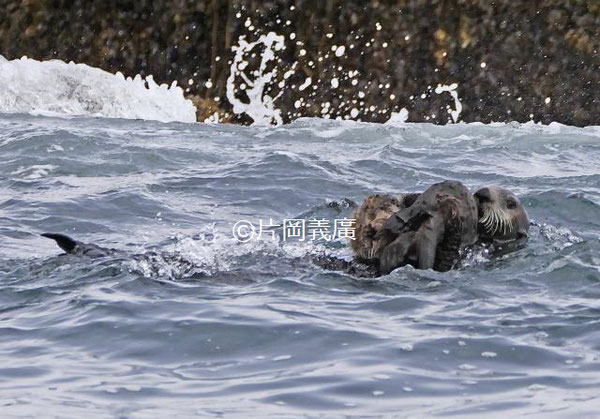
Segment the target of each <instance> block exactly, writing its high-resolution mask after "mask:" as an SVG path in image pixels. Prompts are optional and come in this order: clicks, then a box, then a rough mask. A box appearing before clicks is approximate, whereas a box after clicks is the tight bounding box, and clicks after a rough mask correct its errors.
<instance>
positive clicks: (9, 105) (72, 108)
mask: <svg viewBox="0 0 600 419" xmlns="http://www.w3.org/2000/svg"><path fill="white" fill-rule="evenodd" d="M0 112H3V113H30V114H42V115H86V116H99V117H108V118H125V119H148V120H156V121H162V122H170V121H180V122H195V121H196V108H195V107H194V105H193V104H192V102H191V101H189V100H186V99H185V98H184V97H183V90H182V89H181V88H179V87H177V86H176V83H175V82H173V84H172V85H171V86H170V87H169V86H167V85H166V84H162V85H160V86H159V85H158V84H156V83H155V82H154V80H153V78H152V76H148V77H146V78H145V79H144V78H142V77H141V76H139V75H138V76H136V77H135V78H134V79H131V78H130V77H128V78H125V77H124V76H123V74H121V73H117V74H112V73H109V72H107V71H104V70H101V69H99V68H95V67H90V66H88V65H86V64H75V63H72V62H71V63H65V62H64V61H60V60H50V61H37V60H33V59H30V58H27V57H23V58H21V59H17V60H11V61H8V60H6V59H5V58H4V57H2V56H1V55H0Z"/></svg>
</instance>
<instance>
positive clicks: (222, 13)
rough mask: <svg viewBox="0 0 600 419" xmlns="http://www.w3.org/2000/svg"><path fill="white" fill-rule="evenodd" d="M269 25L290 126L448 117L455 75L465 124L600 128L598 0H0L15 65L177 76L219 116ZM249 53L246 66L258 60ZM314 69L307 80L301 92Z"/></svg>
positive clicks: (0, 50)
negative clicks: (240, 54)
mask: <svg viewBox="0 0 600 419" xmlns="http://www.w3.org/2000/svg"><path fill="white" fill-rule="evenodd" d="M269 31H273V32H276V33H278V34H281V35H284V36H285V40H286V41H285V45H286V48H285V49H284V50H282V51H279V52H277V54H276V55H277V60H276V61H275V62H276V64H275V66H276V67H277V69H278V72H277V74H276V76H275V78H274V81H273V82H272V83H271V85H272V86H271V87H272V88H271V89H270V91H267V92H266V93H268V95H269V96H270V97H272V98H276V99H275V106H276V107H277V108H278V109H280V110H281V116H282V117H283V120H284V121H289V120H291V119H294V118H296V117H298V116H322V115H326V116H329V117H332V118H335V117H338V116H342V117H344V116H352V117H353V118H354V119H361V120H365V121H378V122H381V121H385V120H387V119H389V117H390V113H391V112H397V111H398V110H399V109H401V108H406V109H407V110H408V111H409V121H431V122H436V123H446V122H448V120H449V119H450V114H449V112H448V111H449V109H448V107H450V108H452V109H455V102H454V100H453V98H452V97H451V95H450V94H448V93H445V92H442V93H440V94H437V93H436V92H435V88H436V86H437V85H438V84H443V85H450V84H452V83H457V84H458V87H457V89H456V92H457V93H458V96H459V99H460V102H461V104H462V112H461V113H460V115H459V117H460V120H463V121H467V122H472V121H482V122H491V121H520V122H525V121H528V120H531V119H534V120H536V121H541V122H544V123H549V122H552V121H558V122H562V123H566V124H571V125H591V124H600V106H599V105H600V3H599V2H598V1H597V0H587V1H586V0H540V1H535V2H534V1H513V0H496V1H494V2H490V1H484V0H437V1H436V0H432V1H425V0H398V1H391V0H372V1H369V2H365V1H358V0H354V1H341V0H323V1H320V2H315V1H312V0H266V1H258V0H240V1H233V0H169V1H167V0H152V1H150V0H137V1H128V0H111V1H101V2H100V1H97V2H89V1H84V0H69V1H67V0H3V1H2V5H1V6H0V54H2V55H4V56H5V57H6V58H8V59H13V58H18V57H21V56H23V55H27V56H29V57H32V58H35V59H40V60H47V59H52V58H59V59H61V60H65V61H71V60H72V61H75V62H83V63H86V64H89V65H93V66H96V67H100V68H102V69H105V70H108V71H111V72H116V71H121V72H123V73H124V74H125V75H129V76H133V75H135V74H138V73H140V74H141V75H148V74H152V75H154V78H155V79H156V80H157V81H158V82H171V81H172V80H177V81H178V84H179V85H180V86H182V87H184V88H185V89H186V90H187V93H188V94H189V95H191V96H194V97H196V101H198V98H205V99H211V100H215V103H218V104H219V107H220V110H219V112H221V113H226V112H230V111H231V107H230V105H229V104H228V102H227V100H226V81H227V78H228V76H229V72H230V68H229V67H230V65H229V63H228V62H229V61H230V60H231V58H232V56H233V55H232V50H231V48H232V46H234V45H236V44H237V43H238V39H239V37H240V35H246V39H247V40H248V41H252V40H255V39H256V38H257V37H258V35H260V34H263V33H267V32H269ZM340 47H342V48H340ZM255 52H257V53H259V54H258V55H260V50H259V49H257V50H256V51H255ZM249 61H250V63H249V68H253V67H252V66H257V65H259V63H257V62H253V59H252V58H249ZM254 61H256V59H254ZM269 69H270V68H269ZM269 69H268V70H269ZM286 72H289V73H288V74H287V79H286V80H285V86H286V87H285V88H283V92H282V94H281V96H280V97H277V96H278V94H279V87H278V84H279V82H280V81H281V80H282V79H283V78H284V74H285V73H286ZM308 77H310V79H311V84H310V85H308V86H304V88H302V89H301V88H300V86H302V85H306V84H307V83H306V80H307V78H308ZM208 80H210V83H206V82H207V81H208ZM207 86H209V87H207ZM241 94H242V96H243V93H241ZM300 99H302V100H300ZM210 103H211V106H212V104H213V102H212V101H211V102H210ZM211 112H212V111H210V112H209V113H211ZM212 113H213V114H214V112H212ZM233 120H236V121H239V122H244V121H245V120H246V121H247V118H246V119H244V117H243V116H235V117H234V118H233Z"/></svg>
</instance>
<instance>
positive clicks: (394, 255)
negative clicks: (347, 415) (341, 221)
mask: <svg viewBox="0 0 600 419" xmlns="http://www.w3.org/2000/svg"><path fill="white" fill-rule="evenodd" d="M357 225H358V220H357ZM477 225H478V210H477V202H476V200H475V198H474V197H473V195H472V194H471V193H470V192H469V190H468V189H467V187H466V186H465V185H463V184H462V183H460V182H458V181H450V180H448V181H445V182H441V183H436V184H434V185H432V186H431V187H429V188H428V189H427V190H426V191H425V192H423V193H422V194H420V195H418V196H417V198H416V199H415V200H414V202H413V203H412V205H410V206H407V207H406V208H403V209H400V210H399V211H397V212H396V213H394V214H393V215H392V216H391V217H389V218H388V220H387V221H386V222H385V224H384V225H383V228H382V230H381V231H380V232H379V233H378V234H376V239H381V238H385V240H386V241H387V240H389V239H390V237H392V238H393V241H391V242H390V243H389V244H387V245H386V246H385V248H384V249H383V251H382V252H381V256H380V259H379V273H380V274H387V273H390V272H391V271H392V270H394V269H395V268H397V267H399V266H404V265H407V264H410V265H413V266H414V267H415V268H418V269H435V270H437V271H447V270H449V269H451V268H452V266H453V265H454V264H455V263H456V261H457V260H458V259H459V256H460V251H461V250H462V249H463V248H465V247H466V246H469V245H472V244H474V243H475V242H476V241H477Z"/></svg>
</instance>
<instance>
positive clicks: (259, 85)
mask: <svg viewBox="0 0 600 419" xmlns="http://www.w3.org/2000/svg"><path fill="white" fill-rule="evenodd" d="M259 45H263V46H264V50H263V51H262V53H261V55H260V65H259V68H258V69H257V70H256V71H252V72H250V75H249V74H248V72H247V71H245V70H246V68H247V67H248V61H246V58H245V56H246V54H250V52H251V51H252V50H253V49H254V48H256V47H258V46H259ZM284 47H285V44H284V37H283V36H281V35H277V34H276V33H274V32H269V33H268V34H266V35H261V36H260V37H259V38H258V39H257V40H256V41H254V42H248V41H246V37H245V36H240V38H239V40H238V45H235V46H233V47H232V51H233V53H234V57H233V60H232V63H231V68H230V73H229V77H228V78H227V99H228V100H229V103H230V104H231V105H232V106H233V112H234V113H235V114H237V115H241V114H244V113H245V114H246V115H248V116H249V117H250V118H252V120H253V121H254V124H256V125H269V124H276V125H279V124H282V123H283V120H282V118H281V111H280V110H279V109H276V108H275V104H274V102H275V100H276V99H278V98H279V97H280V96H281V95H282V94H283V91H284V90H283V89H280V93H279V94H278V95H277V96H275V97H274V98H272V97H271V96H269V95H268V94H267V93H266V88H267V87H268V85H269V83H271V82H272V80H273V78H274V77H275V76H276V75H277V72H278V69H277V66H274V67H273V69H272V70H270V71H267V66H268V64H269V63H270V62H271V61H273V60H275V52H277V51H281V50H282V49H284ZM236 77H239V78H241V79H242V83H240V84H239V86H236ZM240 90H241V91H244V92H245V93H246V96H247V97H248V102H243V101H242V100H241V99H240V98H239V97H238V96H237V95H236V94H237V93H239V92H240Z"/></svg>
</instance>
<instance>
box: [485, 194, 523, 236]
mask: <svg viewBox="0 0 600 419" xmlns="http://www.w3.org/2000/svg"><path fill="white" fill-rule="evenodd" d="M474 196H475V199H476V201H477V211H478V218H479V220H478V227H477V230H478V233H479V237H480V239H481V240H484V241H500V242H504V241H511V240H519V239H522V238H525V237H527V232H528V231H529V219H528V218H527V212H526V211H525V208H523V206H522V205H521V202H520V201H519V198H517V197H516V195H515V194H513V193H512V192H511V191H509V190H507V189H504V188H501V187H499V186H488V187H484V188H481V189H479V190H478V191H477V192H475V195H474Z"/></svg>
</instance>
